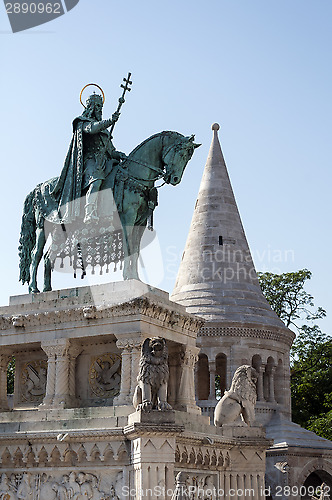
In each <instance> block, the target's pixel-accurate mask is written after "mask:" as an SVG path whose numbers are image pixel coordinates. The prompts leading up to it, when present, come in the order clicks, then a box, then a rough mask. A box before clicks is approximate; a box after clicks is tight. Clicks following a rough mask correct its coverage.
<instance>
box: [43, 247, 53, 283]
mask: <svg viewBox="0 0 332 500" xmlns="http://www.w3.org/2000/svg"><path fill="white" fill-rule="evenodd" d="M51 273H52V266H51V261H50V258H49V256H48V252H46V254H45V256H44V288H43V292H50V291H51V290H52V283H51Z"/></svg>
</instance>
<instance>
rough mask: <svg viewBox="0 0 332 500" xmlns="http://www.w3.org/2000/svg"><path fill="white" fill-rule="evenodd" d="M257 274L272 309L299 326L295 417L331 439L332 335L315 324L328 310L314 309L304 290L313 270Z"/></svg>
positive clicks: (293, 376)
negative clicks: (325, 332)
mask: <svg viewBox="0 0 332 500" xmlns="http://www.w3.org/2000/svg"><path fill="white" fill-rule="evenodd" d="M258 276H259V280H260V284H261V288H262V291H263V293H264V295H265V297H266V298H267V300H268V302H269V303H270V305H271V307H272V309H273V310H274V311H275V312H276V313H277V315H278V316H279V317H280V318H281V319H282V320H283V321H284V322H285V324H286V326H290V327H291V326H293V327H295V328H296V329H297V335H296V339H295V341H294V343H293V346H292V349H291V392H292V416H293V420H294V422H296V423H298V424H300V425H301V426H302V427H304V428H306V429H309V430H311V431H314V432H316V434H318V435H319V436H322V437H325V438H327V439H332V338H331V337H330V336H328V335H326V334H324V333H322V332H321V330H320V328H319V327H318V325H316V324H313V322H314V321H316V320H319V319H321V318H323V317H325V316H326V311H325V310H324V309H323V308H321V307H318V309H315V305H314V299H313V296H312V295H310V294H309V293H308V292H306V291H305V290H304V286H305V283H306V281H307V280H309V279H310V278H311V272H310V271H308V270H307V269H302V270H300V271H297V272H293V273H284V274H280V275H278V274H273V273H259V275H258ZM300 322H301V323H300ZM299 323H300V324H299Z"/></svg>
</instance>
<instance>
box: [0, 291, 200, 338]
mask: <svg viewBox="0 0 332 500" xmlns="http://www.w3.org/2000/svg"><path fill="white" fill-rule="evenodd" d="M124 316H131V317H134V316H144V317H145V318H149V319H152V320H156V321H158V322H160V323H162V324H163V325H165V326H166V327H169V328H177V329H179V330H188V331H192V332H196V333H198V331H199V330H200V328H201V327H202V326H203V324H204V321H203V320H201V319H199V318H196V317H194V316H193V315H191V314H189V313H186V312H183V313H182V312H181V313H180V312H177V311H174V310H172V308H171V305H170V307H165V306H163V305H161V304H158V303H157V302H153V301H152V300H150V299H148V298H146V297H138V298H135V299H133V300H130V301H128V302H124V303H122V304H117V305H111V306H107V305H102V306H94V305H89V306H86V305H85V306H83V305H82V306H79V305H75V306H72V307H70V308H66V309H58V310H48V311H38V310H37V311H36V310H34V311H31V312H30V311H27V312H26V313H25V314H14V315H1V316H0V330H9V329H12V328H13V327H14V328H15V329H16V328H17V329H24V328H29V327H36V326H37V327H38V326H42V325H49V324H50V323H58V324H59V323H71V322H76V321H80V322H82V321H86V322H93V321H97V320H100V319H112V318H121V317H124Z"/></svg>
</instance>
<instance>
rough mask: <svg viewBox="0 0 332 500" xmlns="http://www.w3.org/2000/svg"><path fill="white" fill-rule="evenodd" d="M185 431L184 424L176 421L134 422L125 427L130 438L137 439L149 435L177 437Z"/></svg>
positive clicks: (125, 431) (125, 432) (126, 434)
mask: <svg viewBox="0 0 332 500" xmlns="http://www.w3.org/2000/svg"><path fill="white" fill-rule="evenodd" d="M183 431H184V425H179V424H174V423H169V424H168V423H164V424H158V423H152V424H148V423H141V422H133V423H132V424H129V425H127V426H126V427H125V428H124V429H123V432H124V435H125V436H126V437H127V438H128V439H131V440H132V439H136V438H139V437H147V436H160V435H162V436H164V435H167V436H175V437H177V436H178V435H179V433H180V432H183Z"/></svg>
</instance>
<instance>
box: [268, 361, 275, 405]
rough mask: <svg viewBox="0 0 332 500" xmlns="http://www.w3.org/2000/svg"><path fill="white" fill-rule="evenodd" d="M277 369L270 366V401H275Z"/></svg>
mask: <svg viewBox="0 0 332 500" xmlns="http://www.w3.org/2000/svg"><path fill="white" fill-rule="evenodd" d="M275 371H276V367H275V366H271V367H270V372H269V401H270V402H271V403H275V395H274V374H275Z"/></svg>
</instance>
